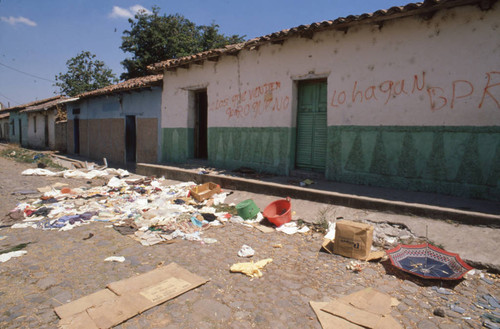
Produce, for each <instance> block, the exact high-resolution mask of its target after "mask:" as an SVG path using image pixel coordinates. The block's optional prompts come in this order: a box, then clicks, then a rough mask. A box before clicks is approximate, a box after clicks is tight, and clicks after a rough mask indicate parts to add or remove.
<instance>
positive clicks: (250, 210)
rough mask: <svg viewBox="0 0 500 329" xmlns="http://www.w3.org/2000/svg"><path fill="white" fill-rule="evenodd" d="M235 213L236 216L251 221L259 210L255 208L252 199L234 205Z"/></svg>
mask: <svg viewBox="0 0 500 329" xmlns="http://www.w3.org/2000/svg"><path fill="white" fill-rule="evenodd" d="M236 211H237V212H238V216H240V217H241V218H243V219H245V220H247V219H252V218H254V217H255V216H257V214H258V213H259V211H260V209H259V207H257V205H256V204H255V202H253V200H252V199H248V200H245V201H241V202H240V203H238V204H237V205H236Z"/></svg>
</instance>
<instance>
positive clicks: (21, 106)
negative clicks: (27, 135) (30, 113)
mask: <svg viewBox="0 0 500 329" xmlns="http://www.w3.org/2000/svg"><path fill="white" fill-rule="evenodd" d="M61 98H64V96H62V95H57V96H54V97H50V98H45V99H41V100H38V101H33V102H30V103H26V104H22V105H17V106H12V107H9V108H6V109H5V110H4V111H9V112H10V111H18V110H22V109H26V108H28V107H31V106H36V105H42V104H44V103H48V102H51V101H54V100H58V99H61Z"/></svg>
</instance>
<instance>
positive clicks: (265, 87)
mask: <svg viewBox="0 0 500 329" xmlns="http://www.w3.org/2000/svg"><path fill="white" fill-rule="evenodd" d="M280 88H281V82H279V81H276V82H269V83H264V84H262V85H260V86H258V87H255V88H252V89H248V90H244V91H243V92H241V93H239V94H235V95H233V96H231V97H226V98H223V99H217V100H215V102H213V103H211V104H209V111H225V113H226V115H227V117H228V118H229V119H231V118H244V117H248V116H250V115H252V116H253V117H254V118H256V117H257V116H259V115H262V114H264V113H266V112H271V111H285V110H287V109H288V107H289V105H290V98H289V97H288V96H277V95H275V94H276V93H277V91H278V90H279V89H280Z"/></svg>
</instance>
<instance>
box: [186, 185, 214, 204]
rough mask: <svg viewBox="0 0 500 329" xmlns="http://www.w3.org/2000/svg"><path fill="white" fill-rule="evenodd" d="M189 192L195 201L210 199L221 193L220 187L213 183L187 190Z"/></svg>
mask: <svg viewBox="0 0 500 329" xmlns="http://www.w3.org/2000/svg"><path fill="white" fill-rule="evenodd" d="M189 192H191V196H192V197H193V198H194V199H195V200H196V201H200V202H201V201H203V200H206V199H208V198H210V197H211V196H212V195H214V194H218V193H220V192H221V189H220V186H219V185H217V184H215V183H211V182H210V183H205V184H202V185H197V186H195V187H193V188H192V189H190V190H189Z"/></svg>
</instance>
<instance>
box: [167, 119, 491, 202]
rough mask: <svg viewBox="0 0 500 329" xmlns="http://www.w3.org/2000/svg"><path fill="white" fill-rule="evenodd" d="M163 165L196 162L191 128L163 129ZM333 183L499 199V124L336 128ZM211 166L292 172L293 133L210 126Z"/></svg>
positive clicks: (330, 153) (331, 143) (331, 131)
mask: <svg viewBox="0 0 500 329" xmlns="http://www.w3.org/2000/svg"><path fill="white" fill-rule="evenodd" d="M162 137H163V142H162V162H187V161H188V159H190V158H192V157H193V145H194V144H193V130H192V129H186V128H164V129H163V130H162ZM327 147H328V149H327V160H326V170H325V177H326V178H327V179H329V180H333V181H338V182H344V183H352V184H362V185H373V186H381V187H390V188H396V189H404V190H411V191H422V192H434V193H441V194H448V195H455V196H462V197H468V198H479V199H487V200H500V127H416V126H330V127H328V146H327ZM208 160H209V164H210V165H213V166H216V167H219V168H226V169H235V168H238V167H243V166H244V167H251V168H253V169H256V170H258V171H261V172H268V173H275V174H281V175H288V174H289V172H290V170H292V169H294V167H295V128H283V127H279V128H274V127H267V128H231V127H224V128H223V127H214V128H209V129H208Z"/></svg>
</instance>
